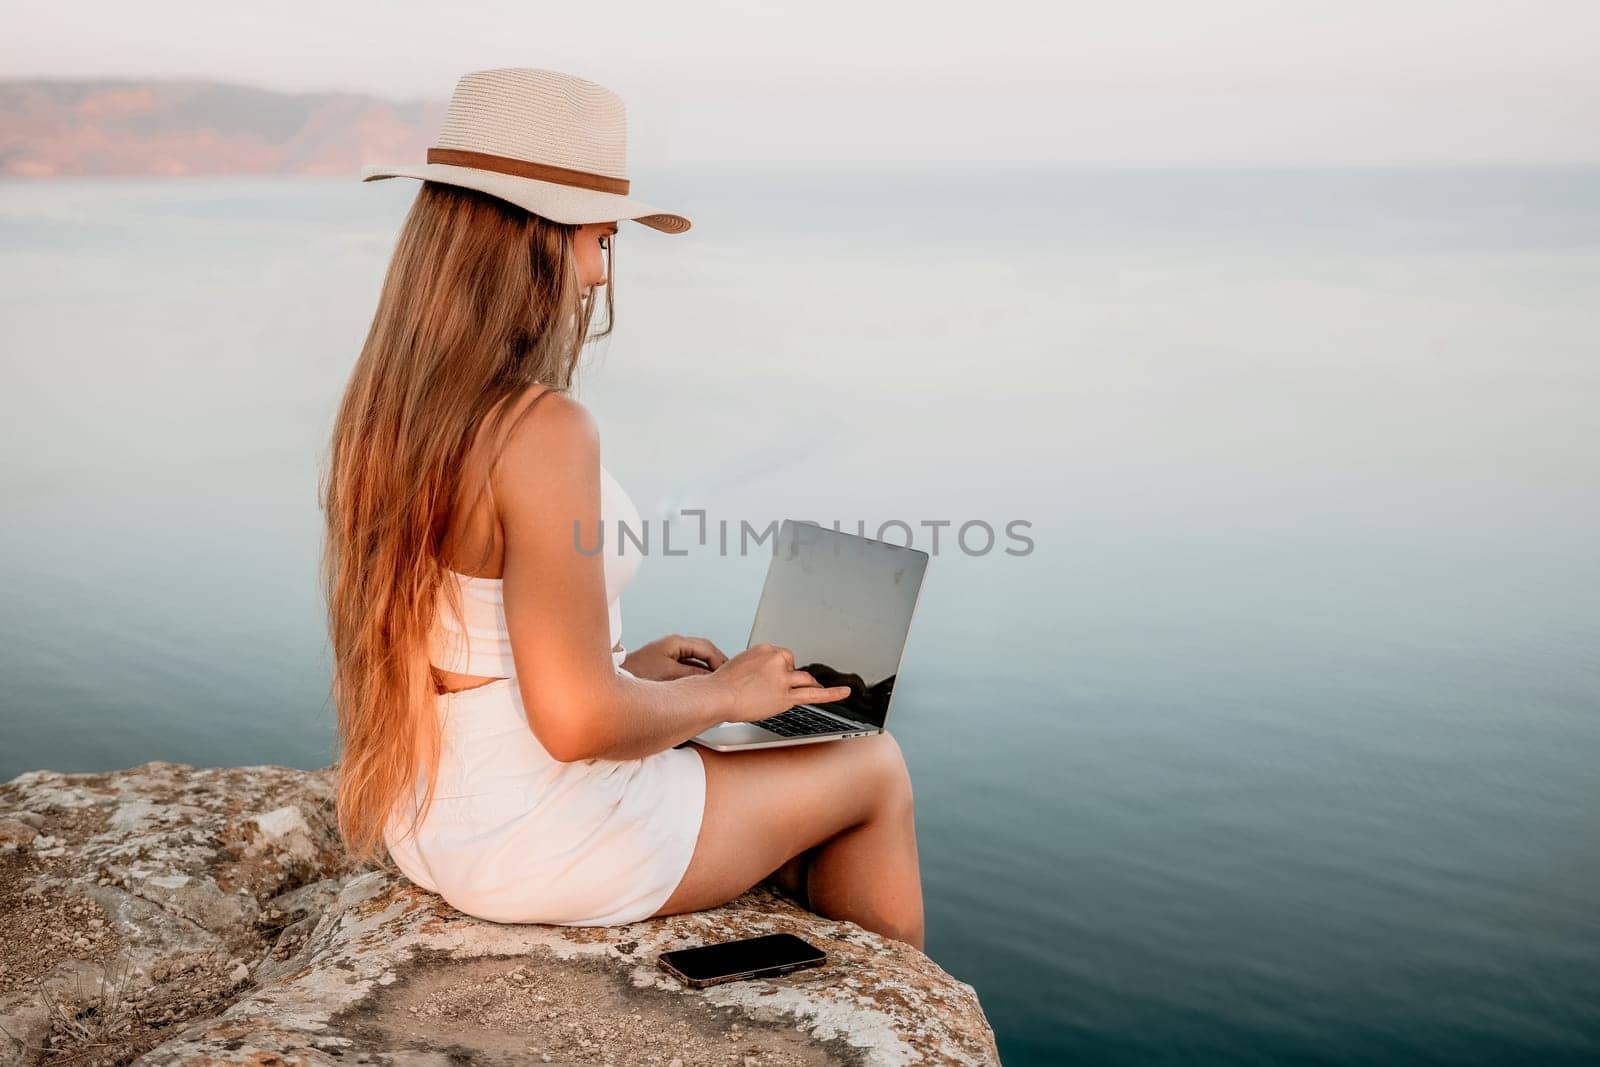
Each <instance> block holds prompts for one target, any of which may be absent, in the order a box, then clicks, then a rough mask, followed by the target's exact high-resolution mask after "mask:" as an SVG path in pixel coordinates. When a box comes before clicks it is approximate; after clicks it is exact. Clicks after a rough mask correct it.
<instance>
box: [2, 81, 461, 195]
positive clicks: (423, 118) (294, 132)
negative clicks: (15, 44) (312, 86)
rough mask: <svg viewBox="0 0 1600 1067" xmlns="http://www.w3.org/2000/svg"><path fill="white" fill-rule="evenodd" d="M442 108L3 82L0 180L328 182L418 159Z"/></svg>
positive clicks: (149, 84) (266, 93) (169, 88)
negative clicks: (119, 177)
mask: <svg viewBox="0 0 1600 1067" xmlns="http://www.w3.org/2000/svg"><path fill="white" fill-rule="evenodd" d="M443 116H444V102H443V101H442V100H440V101H432V100H414V101H393V100H384V99H380V98H378V97H374V96H366V95H363V94H360V93H282V92H276V91H274V90H271V89H261V88H256V87H253V86H245V85H234V84H229V83H225V82H215V81H177V80H174V81H165V80H98V81H87V80H26V81H22V80H13V81H0V176H3V177H12V178H50V177H68V176H78V175H85V176H88V175H113V174H124V175H134V174H149V175H165V176H176V175H189V174H328V175H350V174H354V173H357V172H359V171H360V169H361V164H362V163H363V162H365V161H367V160H373V159H384V160H395V161H402V160H416V161H418V162H420V161H421V160H422V159H423V157H424V153H425V152H426V150H427V147H428V145H429V144H430V143H431V142H432V138H433V137H434V135H435V134H436V133H437V131H438V129H439V125H440V122H441V121H442V119H443Z"/></svg>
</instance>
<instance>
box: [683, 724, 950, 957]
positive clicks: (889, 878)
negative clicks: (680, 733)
mask: <svg viewBox="0 0 1600 1067" xmlns="http://www.w3.org/2000/svg"><path fill="white" fill-rule="evenodd" d="M696 751H697V752H698V753H699V755H700V758H701V760H702V761H703V762H704V763H705V768H706V807H705V817H704V819H703V820H702V822H701V826H700V836H699V839H698V840H697V841H696V843H695V848H694V856H693V857H692V858H691V859H690V861H689V869H688V870H687V871H686V872H685V873H684V876H683V880H682V881H681V882H680V883H679V884H678V887H677V889H675V890H673V892H672V896H671V897H669V898H668V899H667V902H666V903H665V904H663V905H662V906H661V908H660V910H659V911H657V912H656V914H657V915H675V914H678V913H680V912H685V911H700V910H702V909H705V908H714V907H716V906H717V905H719V904H724V903H726V902H727V901H729V900H732V899H733V898H734V897H736V896H738V895H739V894H740V893H743V892H744V891H745V890H747V889H749V888H750V887H751V886H753V885H755V884H756V883H757V882H760V881H762V880H763V879H766V878H768V877H770V876H772V875H773V874H774V872H775V871H780V870H781V869H782V868H784V867H786V866H788V864H789V861H791V860H793V859H794V858H795V857H797V856H799V855H800V854H801V853H802V852H805V851H807V850H808V849H809V850H812V859H811V862H810V863H809V865H808V866H809V870H808V872H807V877H806V885H805V889H806V891H807V895H808V897H809V900H810V907H811V908H812V910H814V911H816V912H817V913H819V914H821V915H825V916H827V917H829V918H833V919H848V920H850V921H852V922H855V923H858V924H860V925H861V926H863V927H865V928H867V929H868V930H871V931H873V932H875V933H879V934H883V935H884V936H886V937H893V938H896V939H898V940H901V941H905V942H907V943H908V944H911V945H914V946H915V947H917V948H919V949H920V948H922V947H923V928H922V877H921V873H920V871H919V869H918V864H917V837H916V826H915V816H914V809H913V806H912V796H911V777H910V775H909V774H908V773H907V771H906V765H905V758H904V757H903V756H902V755H901V753H900V746H899V744H898V743H896V741H895V740H894V738H893V737H892V736H890V735H889V734H873V735H871V736H870V737H862V738H851V739H848V740H844V741H827V742H822V743H820V744H813V745H793V746H787V747H784V748H768V749H755V750H752V751H749V752H714V751H711V750H708V749H702V748H697V749H696ZM790 870H791V871H792V868H790Z"/></svg>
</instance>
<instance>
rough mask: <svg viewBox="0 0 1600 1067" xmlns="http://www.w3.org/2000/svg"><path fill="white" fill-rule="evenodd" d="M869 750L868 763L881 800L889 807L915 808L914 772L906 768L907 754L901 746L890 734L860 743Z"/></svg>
mask: <svg viewBox="0 0 1600 1067" xmlns="http://www.w3.org/2000/svg"><path fill="white" fill-rule="evenodd" d="M846 743H847V744H864V745H865V747H866V748H867V749H868V750H869V755H868V758H867V762H868V764H869V765H870V768H871V771H872V780H873V782H874V783H875V785H876V788H877V795H878V798H879V800H880V801H881V802H882V803H884V804H886V805H893V806H901V807H909V806H911V804H912V792H911V769H910V768H909V767H907V766H906V758H905V753H904V752H902V751H901V749H900V742H898V741H896V740H895V739H894V735H893V734H890V733H887V732H886V733H881V734H873V735H872V736H870V737H864V738H862V739H861V740H860V741H859V742H854V741H852V742H846Z"/></svg>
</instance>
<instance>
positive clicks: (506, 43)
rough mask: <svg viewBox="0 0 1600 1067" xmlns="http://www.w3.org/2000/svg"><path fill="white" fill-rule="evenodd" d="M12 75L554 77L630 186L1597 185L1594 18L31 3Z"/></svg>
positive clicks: (1549, 9)
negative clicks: (1507, 171)
mask: <svg viewBox="0 0 1600 1067" xmlns="http://www.w3.org/2000/svg"><path fill="white" fill-rule="evenodd" d="M7 8H8V17H7V18H6V24H7V30H8V32H7V33H6V34H5V35H4V39H3V40H0V72H3V75H0V76H4V77H11V78H18V77H124V76H126V77H137V78H147V77H161V78H170V77H199V78H212V79H219V80H229V81H240V82H245V83H249V84H255V85H261V86H266V87H271V88H278V89H286V90H294V91H310V90H318V91H320V90H353V91H359V92H368V93H374V94H377V95H381V96H389V97H399V98H406V97H431V98H436V99H440V100H443V99H446V98H448V96H449V94H450V90H451V88H452V87H453V86H454V84H455V80H456V78H457V77H459V76H460V74H461V73H463V72H465V71H468V70H478V69H484V68H488V67H504V66H523V67H547V68H552V69H557V70H564V71H569V72H571V73H573V74H578V75H581V76H583V77H586V78H590V79H592V80H594V81H597V82H600V83H601V84H603V85H606V86H608V87H610V88H612V89H614V90H616V91H617V92H618V93H619V94H621V96H622V97H623V99H624V101H625V102H626V104H627V107H628V116H629V135H630V136H629V141H630V145H629V154H630V161H631V162H637V163H639V164H642V165H646V166H648V165H650V164H671V165H681V164H695V163H716V164H731V165H739V164H751V165H764V164H770V163H778V162H786V163H795V164H807V165H808V164H819V165H830V164H834V163H837V162H840V161H856V162H862V163H884V164H897V163H906V162H938V163H948V164H962V165H974V166H981V165H989V164H1064V165H1076V166H1168V165H1175V166H1262V165H1265V166H1321V165H1428V164H1454V163H1482V164H1495V165H1500V164H1523V163H1596V162H1600V0H1526V2H1520V3H1519V2H1514V0H1333V2H1328V0H1203V2H1197V0H1117V2H1109V0H1095V2H1093V3H1080V2H1076V0H1064V2H1056V3H1050V2H1028V3H1023V2H1017V0H969V2H965V3H948V2H945V0H918V2H912V0H902V2H895V3H871V2H865V0H855V2H839V0H806V2H804V3H776V2H772V0H671V2H662V0H642V2H640V0H608V2H607V3H605V4H595V5H582V4H573V3H567V4H560V5H556V4H547V3H539V2H530V0H522V2H519V3H506V2H471V0H466V2H452V3H449V4H444V3H438V2H435V3H427V4H424V3H420V2H417V0H383V2H378V0H334V2H328V0H318V2H314V3H313V2H308V0H274V2H273V3H271V4H256V5H238V4H219V3H216V2H215V0H204V2H202V0H140V2H139V3H137V4H127V3H106V2H103V0H102V2H98V3H90V4H68V5H63V4H60V3H45V2H40V0H11V2H10V3H8V5H7Z"/></svg>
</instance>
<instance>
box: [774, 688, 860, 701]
mask: <svg viewBox="0 0 1600 1067" xmlns="http://www.w3.org/2000/svg"><path fill="white" fill-rule="evenodd" d="M849 695H850V687H849V686H848V685H834V686H829V687H827V688H823V687H822V686H815V685H813V686H806V687H804V688H800V689H795V690H792V691H791V692H790V693H789V697H790V699H791V700H793V701H794V702H795V703H796V704H824V703H827V702H828V701H830V700H843V699H844V698H845V697H848V696H849Z"/></svg>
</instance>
